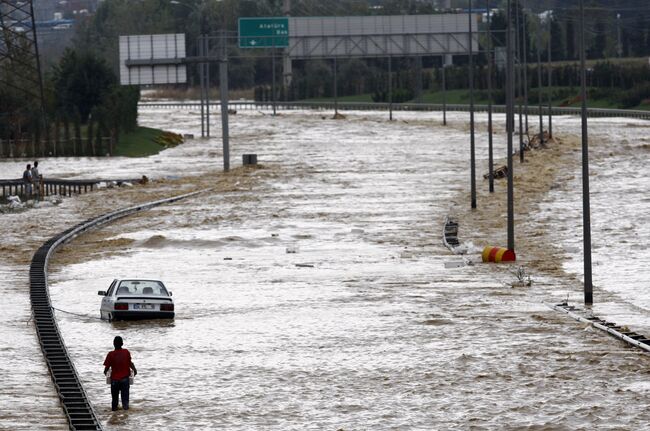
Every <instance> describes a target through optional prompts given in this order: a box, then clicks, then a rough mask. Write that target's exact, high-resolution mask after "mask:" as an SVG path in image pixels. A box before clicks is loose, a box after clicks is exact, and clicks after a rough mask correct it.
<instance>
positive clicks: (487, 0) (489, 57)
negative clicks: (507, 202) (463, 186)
mask: <svg viewBox="0 0 650 431" xmlns="http://www.w3.org/2000/svg"><path fill="white" fill-rule="evenodd" d="M485 8H486V10H487V47H486V50H487V72H488V76H487V91H488V95H487V96H488V180H489V187H490V193H494V155H493V151H492V147H493V145H492V143H493V136H492V30H491V29H490V26H491V25H492V19H491V17H490V15H491V12H490V0H485Z"/></svg>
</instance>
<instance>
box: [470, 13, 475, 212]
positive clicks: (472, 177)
mask: <svg viewBox="0 0 650 431" xmlns="http://www.w3.org/2000/svg"><path fill="white" fill-rule="evenodd" d="M468 15H469V62H468V63H469V124H470V126H469V128H470V153H471V154H470V189H471V201H472V202H471V206H472V209H474V208H476V156H475V151H474V139H475V136H474V60H473V57H474V52H473V49H472V48H473V47H472V42H473V41H472V27H473V25H474V22H475V21H474V18H473V17H472V0H469V13H468Z"/></svg>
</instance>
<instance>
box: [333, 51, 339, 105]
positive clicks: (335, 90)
mask: <svg viewBox="0 0 650 431" xmlns="http://www.w3.org/2000/svg"><path fill="white" fill-rule="evenodd" d="M338 69H339V68H338V64H337V63H336V57H334V117H336V116H338V114H339V92H338V90H339V89H338V87H339V80H338V75H337V72H338Z"/></svg>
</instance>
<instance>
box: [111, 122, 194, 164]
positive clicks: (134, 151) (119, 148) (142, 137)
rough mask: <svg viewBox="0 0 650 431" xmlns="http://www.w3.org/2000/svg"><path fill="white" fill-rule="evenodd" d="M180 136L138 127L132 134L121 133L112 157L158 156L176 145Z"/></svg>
mask: <svg viewBox="0 0 650 431" xmlns="http://www.w3.org/2000/svg"><path fill="white" fill-rule="evenodd" d="M179 138H180V136H179V135H176V134H172V133H169V132H165V131H164V130H160V129H152V128H150V127H138V128H137V129H136V130H134V131H133V132H129V133H122V134H121V135H120V140H119V142H118V143H117V145H116V146H115V151H114V154H113V155H114V156H124V157H144V156H150V155H152V154H158V153H159V152H161V151H162V150H164V149H166V148H170V147H173V146H176V145H178V144H179V143H180V142H181V141H179Z"/></svg>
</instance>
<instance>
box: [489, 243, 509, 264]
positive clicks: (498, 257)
mask: <svg viewBox="0 0 650 431" xmlns="http://www.w3.org/2000/svg"><path fill="white" fill-rule="evenodd" d="M515 260H517V258H516V256H515V251H514V250H510V249H508V248H504V247H490V246H488V247H485V248H484V249H483V262H494V263H500V262H514V261H515Z"/></svg>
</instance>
